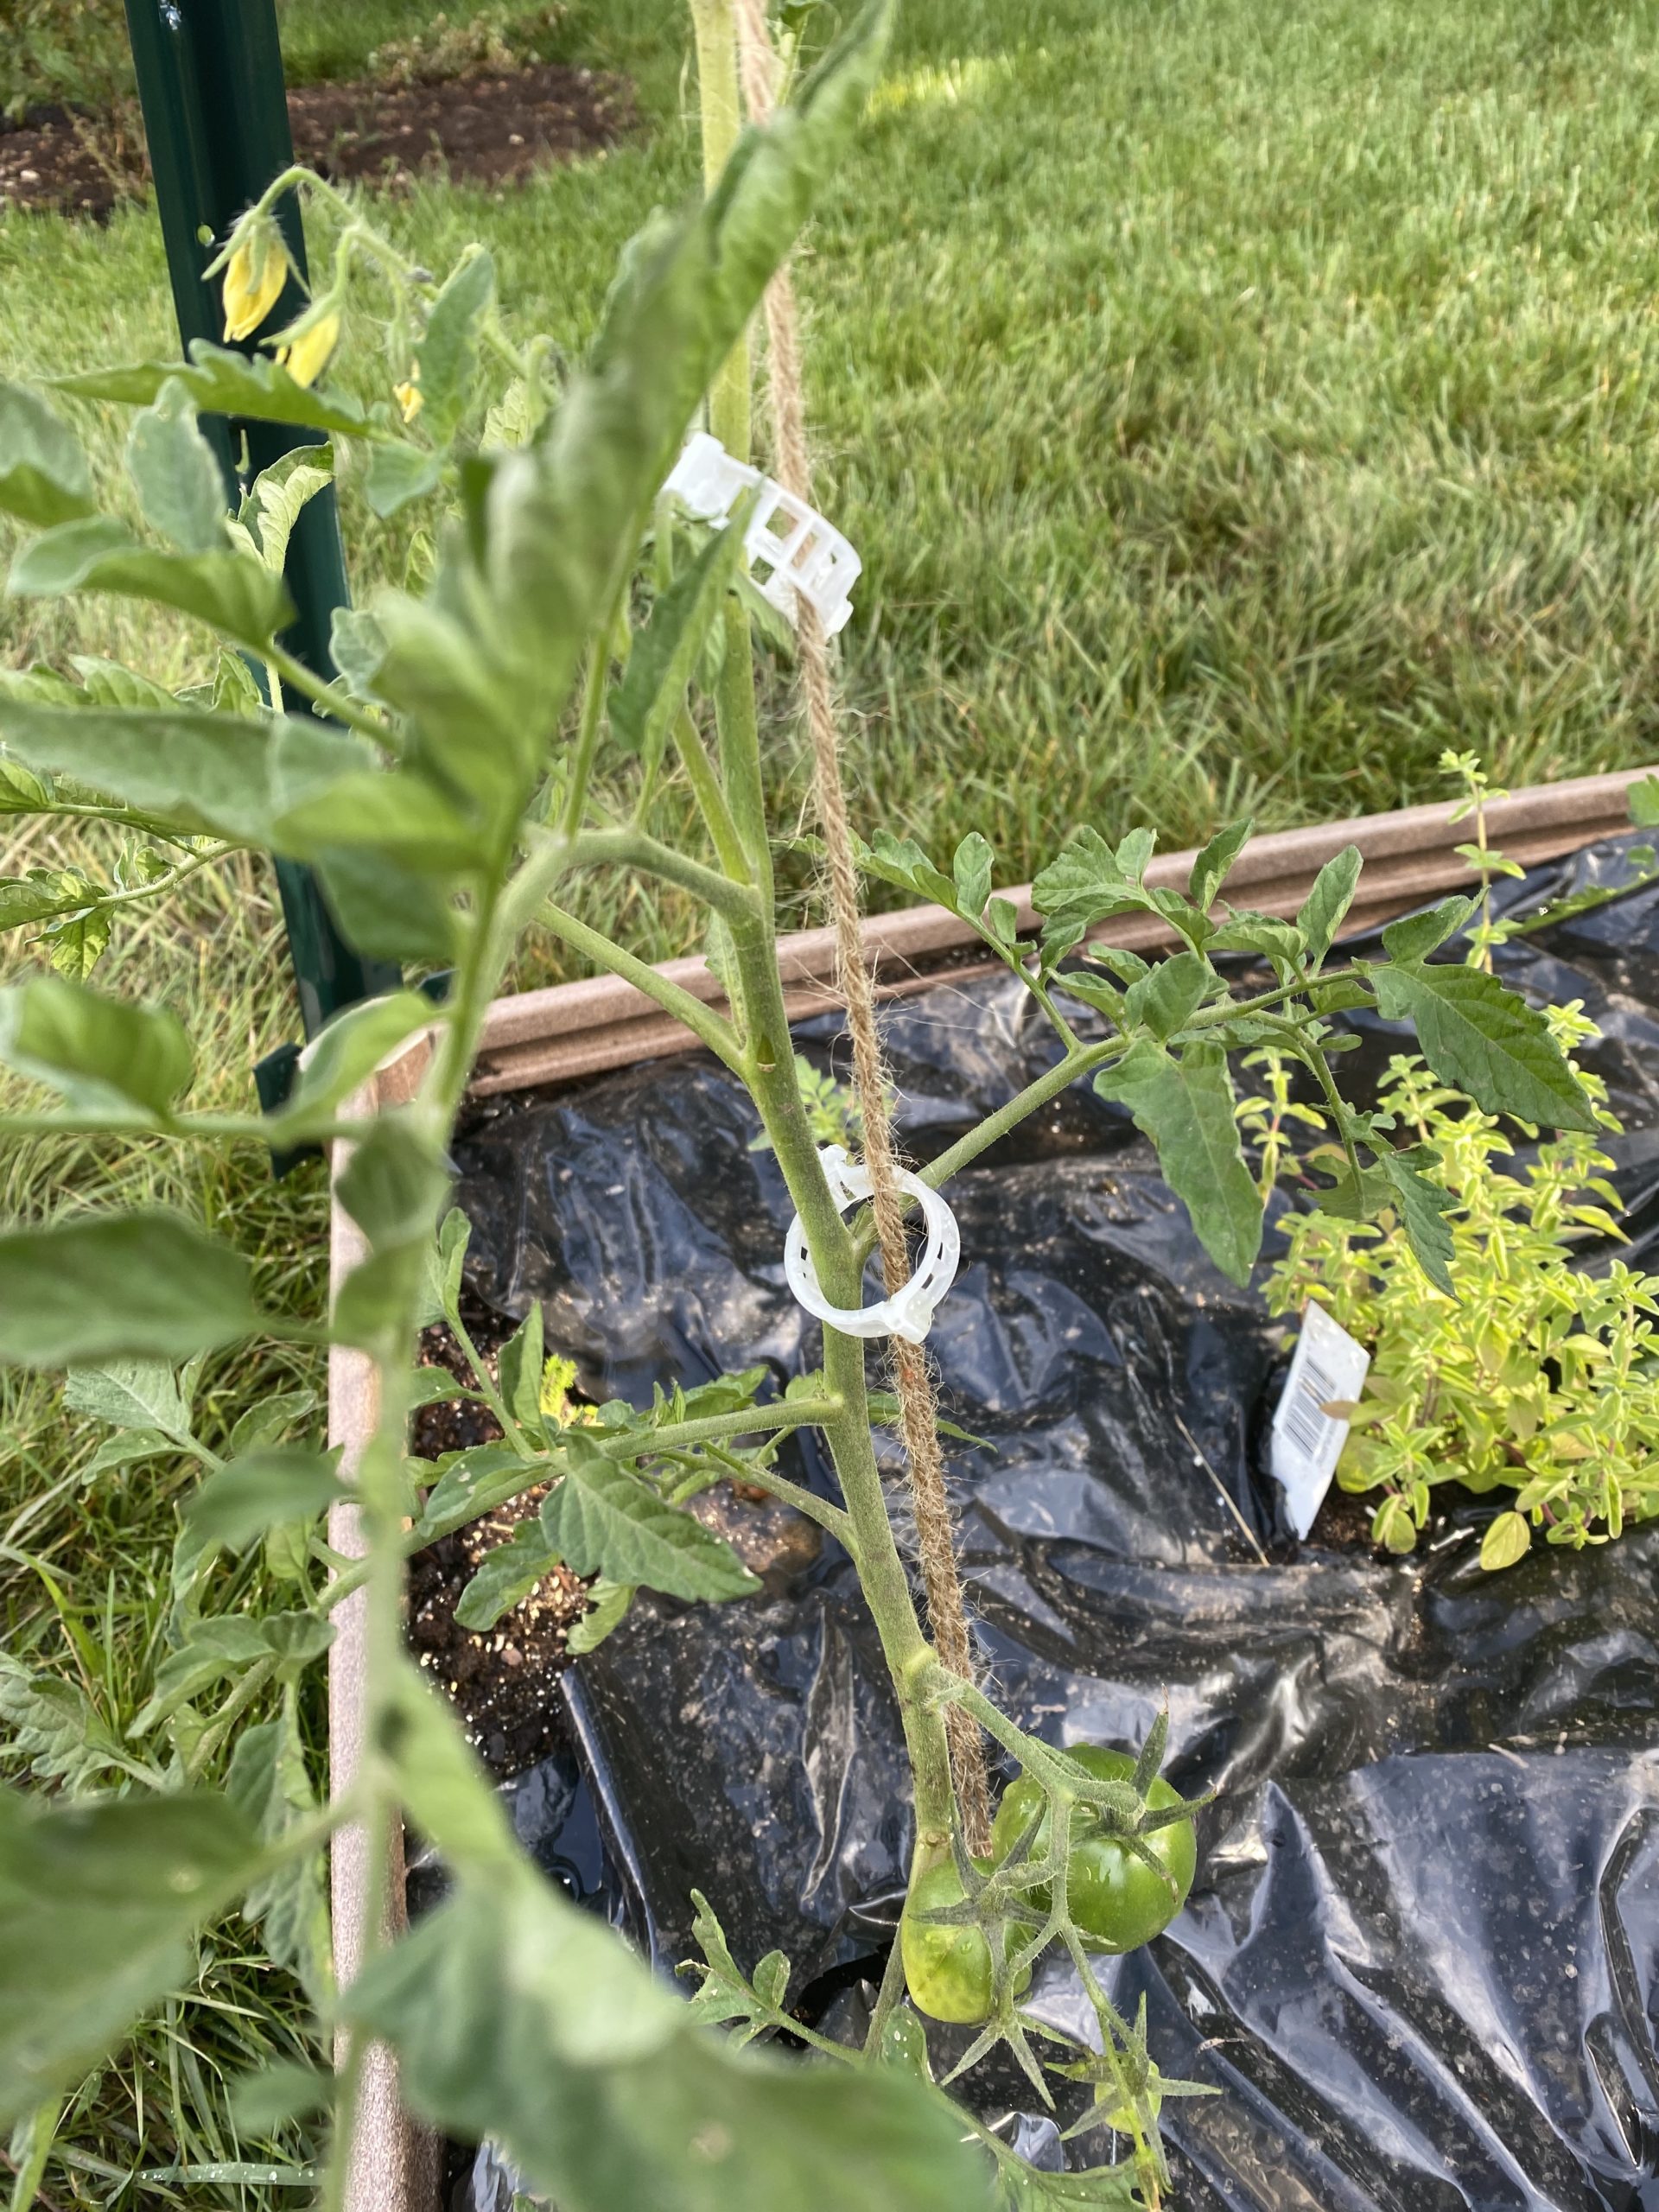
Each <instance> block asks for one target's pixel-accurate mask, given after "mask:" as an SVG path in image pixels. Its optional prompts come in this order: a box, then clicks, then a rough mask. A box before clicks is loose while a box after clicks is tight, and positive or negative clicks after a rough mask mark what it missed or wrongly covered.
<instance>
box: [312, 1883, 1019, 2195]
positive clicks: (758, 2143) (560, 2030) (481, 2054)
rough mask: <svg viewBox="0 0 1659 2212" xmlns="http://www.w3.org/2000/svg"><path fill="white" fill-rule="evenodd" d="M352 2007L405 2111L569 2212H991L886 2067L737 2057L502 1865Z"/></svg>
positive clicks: (384, 1956)
mask: <svg viewBox="0 0 1659 2212" xmlns="http://www.w3.org/2000/svg"><path fill="white" fill-rule="evenodd" d="M346 2009H347V2011H348V2012H349V2013H350V2014H351V2015H352V2016H353V2018H356V2019H357V2020H359V2022H361V2023H362V2024H364V2026H365V2027H366V2028H367V2029H368V2030H369V2031H370V2032H372V2034H374V2035H376V2036H379V2037H385V2039H386V2040H387V2041H389V2042H390V2043H391V2044H392V2045H393V2046H394V2048H395V2049H396V2050H397V2052H398V2055H399V2057H400V2060H401V2074H400V2082H401V2085H402V2088H403V2090H404V2094H405V2096H406V2097H407V2098H408V2100H409V2101H410V2104H411V2105H412V2107H414V2109H415V2110H416V2112H418V2113H421V2114H422V2115H423V2117H424V2118H426V2119H427V2120H430V2121H431V2122H433V2123H434V2124H435V2125H436V2126H442V2127H445V2128H448V2130H450V2131H451V2132H452V2133H455V2134H458V2135H461V2136H464V2137H465V2138H466V2139H467V2140H468V2141H471V2140H474V2139H480V2138H482V2137H484V2136H486V2135H487V2136H490V2137H492V2138H493V2139H496V2140H499V2142H500V2143H501V2144H502V2145H504V2147H505V2150H506V2152H507V2153H508V2155H509V2156H510V2158H512V2162H513V2164H514V2165H515V2166H516V2167H517V2168H518V2170H519V2171H521V2172H522V2173H523V2174H524V2176H525V2177H526V2178H527V2179H528V2180H530V2181H531V2183H534V2184H535V2185H536V2186H537V2187H538V2188H541V2189H544V2190H547V2191H549V2193H550V2195H551V2196H553V2197H555V2198H556V2201H557V2202H558V2204H559V2205H560V2207H561V2209H562V2212H619V2208H620V2207H622V2206H640V2207H644V2206H647V2205H648V2206H649V2207H650V2208H651V2212H778V2208H779V2206H780V2205H787V2206H789V2207H791V2212H848V2208H849V2207H850V2206H855V2205H856V2206H865V2205H868V2206H875V2205H880V2207H881V2212H986V2208H987V2206H988V2186H987V2183H986V2178H985V2176H984V2173H983V2170H982V2167H981V2166H980V2164H979V2162H978V2160H977V2158H976V2155H975V2154H974V2153H973V2152H970V2151H969V2150H968V2149H967V2148H965V2147H964V2145H963V2143H962V2141H961V2139H960V2138H961V2133H962V2129H961V2123H960V2121H958V2120H954V2119H953V2118H952V2116H951V2113H950V2107H949V2106H948V2104H946V2103H945V2102H944V2101H943V2100H935V2099H933V2098H931V2097H930V2096H929V2095H928V2094H927V2092H926V2091H925V2089H924V2088H922V2087H921V2086H920V2085H919V2084H918V2083H916V2082H911V2081H908V2080H906V2079H905V2078H904V2077H903V2076H901V2075H898V2074H897V2073H893V2072H888V2071H886V2070H881V2071H874V2072H871V2073H868V2074H866V2073H862V2072H855V2071H854V2070H852V2069H842V2068H839V2067H828V2066H804V2065H799V2064H791V2063H788V2062H786V2061H783V2060H779V2059H775V2058H766V2057H763V2056H760V2055H758V2054H754V2053H750V2052H744V2051H741V2050H734V2048H732V2046H731V2044H730V2043H729V2042H723V2041H722V2040H721V2038H719V2037H717V2036H715V2034H713V2033H712V2032H711V2031H708V2030H706V2029H702V2028H699V2027H698V2026H697V2025H696V2022H695V2021H694V2020H693V2019H692V2018H691V2016H690V2007H689V2006H687V2005H684V2004H683V2003H682V2002H681V2001H680V2000H679V1999H677V1998H676V1997H674V1996H673V1995H671V1993H669V1992H668V1991H667V1990H664V1989H662V1988H660V1987H659V1986H658V1985H657V1984H656V1983H654V1982H653V1981H652V1979H651V1976H650V1974H649V1973H648V1971H647V1970H646V1968H645V1967H644V1966H643V1965H642V1964H641V1963H640V1962H639V1961H637V1960H635V1959H633V1958H632V1957H630V1956H629V1955H628V1954H627V1953H626V1950H625V1949H624V1948H623V1946H622V1945H621V1944H620V1942H619V1941H618V1940H617V1939H616V1938H615V1937H614V1936H612V1935H611V1934H610V1932H609V1931H608V1930H607V1929H605V1928H604V1927H603V1926H602V1925H601V1923H600V1922H599V1921H598V1920H597V1919H596V1918H595V1917H594V1916H592V1915H590V1914H587V1913H584V1912H582V1911H581V1910H578V1909H577V1908H576V1907H575V1906H574V1905H572V1904H569V1902H568V1901H567V1900H566V1899H565V1898H564V1897H563V1896H562V1895H561V1894H560V1893H559V1891H557V1890H556V1888H555V1887H554V1886H553V1885H551V1884H549V1883H546V1882H544V1881H543V1880H542V1879H541V1878H539V1877H538V1876H537V1874H535V1872H533V1871H532V1870H531V1869H530V1868H529V1867H527V1866H524V1865H523V1864H522V1863H520V1862H517V1861H512V1862H509V1863H508V1864H506V1865H505V1866H502V1867H501V1868H500V1869H499V1871H493V1872H491V1874H490V1875H489V1877H488V1878H484V1877H481V1876H480V1877H474V1878H466V1877H463V1878H462V1880H461V1884H460V1886H459V1889H458V1891H457V1893H456V1894H455V1895H454V1897H452V1898H451V1899H450V1900H449V1901H448V1902H447V1903H446V1904H442V1905H440V1906H439V1907H438V1908H437V1910H435V1911H434V1912H431V1913H429V1914H428V1915H427V1916H425V1917H424V1918H423V1920H422V1922H421V1923H420V1924H419V1926H418V1927H417V1928H416V1929H415V1930H414V1932H413V1933H412V1934H411V1935H410V1936H408V1937H407V1938H405V1939H404V1941H403V1942H400V1943H398V1944H397V1946H396V1947H395V1948H392V1949H391V1950H389V1951H384V1952H382V1953H381V1954H380V1955H378V1957H377V1958H375V1959H373V1960H372V1961H371V1962H370V1963H369V1965H368V1966H367V1967H366V1968H365V1970H364V1972H363V1974H361V1975H360V1976H359V1979H358V1980H356V1981H355V1982H354V1983H353V1986H352V1987H351V1990H350V1991H349V1993H348V1994H347V1996H346Z"/></svg>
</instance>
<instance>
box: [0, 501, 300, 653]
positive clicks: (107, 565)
mask: <svg viewBox="0 0 1659 2212" xmlns="http://www.w3.org/2000/svg"><path fill="white" fill-rule="evenodd" d="M6 591H7V594H8V595H9V596H10V598H13V599H60V598H62V597H63V595H64V594H66V593H67V592H75V591H107V592H111V593H113V594H115V595H116V596H117V597H118V598H125V599H144V600H149V601H153V602H154V603H155V604H156V605H158V606H161V607H175V608H176V609H177V610H178V612H179V613H181V614H188V615H191V616H194V619H195V620H197V621H198V622H206V623H207V624H208V625H209V626H210V627H212V628H213V629H215V630H219V631H221V632H223V633H224V634H225V636H226V637H228V638H233V639H235V640H236V641H237V643H238V645H248V646H251V648H252V649H253V650H254V651H255V652H257V650H258V649H259V647H260V646H261V645H264V643H265V641H266V640H267V639H270V638H272V637H274V636H275V635H276V634H277V632H278V631H279V630H283V629H285V628H286V627H287V626H288V625H289V623H290V622H291V621H292V620H293V619H294V608H293V606H292V604H291V602H290V601H289V596H288V592H287V589H286V587H285V586H284V585H283V580H282V578H281V577H280V576H278V575H272V574H271V572H270V569H267V568H265V567H264V565H263V564H262V563H260V562H258V561H257V560H252V559H250V558H249V557H248V556H246V555H245V554H243V553H233V552H231V551H228V550H226V551H225V552H222V553H158V552H156V550H154V549H153V548H152V547H150V546H148V545H143V544H141V543H140V542H139V541H138V539H137V538H136V537H134V536H133V534H132V532H131V531H130V530H129V529H128V528H127V526H126V524H124V523H121V522H117V521H115V520H114V519H113V518H111V517H110V516H107V515H95V516H93V517H92V518H90V519H89V520H87V521H85V522H66V523H60V524H58V526H57V527H56V528H55V529H54V530H48V531H46V532H45V533H44V535H43V536H41V537H37V538H35V540H34V542H33V543H31V544H29V545H27V546H25V547H24V549H23V550H22V553H20V554H19V555H18V556H17V558H16V561H14V562H13V563H12V568H11V574H10V576H9V577H8V578H7V580H6Z"/></svg>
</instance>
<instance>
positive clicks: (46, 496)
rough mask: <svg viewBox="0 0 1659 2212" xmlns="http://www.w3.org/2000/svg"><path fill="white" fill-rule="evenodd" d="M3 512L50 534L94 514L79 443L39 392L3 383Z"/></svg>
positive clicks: (0, 423) (0, 468) (0, 476)
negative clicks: (67, 524)
mask: <svg viewBox="0 0 1659 2212" xmlns="http://www.w3.org/2000/svg"><path fill="white" fill-rule="evenodd" d="M0 510H3V512H5V513H7V514H10V515H16V516H17V517H18V518H19V519H20V520H22V521H23V522H27V523H33V524H35V527H36V528H38V529H50V528H51V527H52V526H53V525H54V524H57V523H60V522H75V521H78V520H79V518H81V517H82V516H85V515H89V514H91V513H92V476H91V474H90V472H89V471H88V469H87V467H86V454H84V453H83V452H82V451H81V448H80V442H79V439H78V438H77V437H76V436H75V434H74V432H73V430H72V429H70V428H69V426H68V424H67V423H65V422H64V421H63V420H62V419H61V417H60V416H57V415H55V414H54V412H53V411H52V410H51V408H49V407H48V405H47V404H46V402H45V401H44V400H43V399H42V398H41V397H40V395H39V393H38V392H33V391H28V390H27V389H26V388H25V387H24V386H23V385H17V384H8V383H6V382H5V381H4V380H3V379H0Z"/></svg>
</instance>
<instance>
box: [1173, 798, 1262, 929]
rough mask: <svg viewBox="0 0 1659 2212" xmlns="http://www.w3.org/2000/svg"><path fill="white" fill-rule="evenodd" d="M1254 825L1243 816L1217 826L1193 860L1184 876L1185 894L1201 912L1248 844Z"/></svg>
mask: <svg viewBox="0 0 1659 2212" xmlns="http://www.w3.org/2000/svg"><path fill="white" fill-rule="evenodd" d="M1254 829H1255V823H1254V822H1253V821H1250V820H1249V819H1246V820H1245V821H1243V822H1235V823H1232V824H1231V826H1230V828H1228V829H1218V830H1217V832H1216V834H1215V836H1213V837H1212V838H1211V840H1210V842H1209V843H1208V844H1207V845H1206V846H1205V849H1204V850H1203V851H1202V852H1201V853H1200V854H1199V855H1198V858H1197V860H1195V861H1193V863H1192V873H1191V874H1190V875H1189V876H1188V877H1187V880H1186V895H1187V897H1188V898H1189V899H1191V900H1192V904H1193V905H1194V906H1196V907H1197V908H1198V912H1200V913H1201V914H1206V913H1208V912H1209V911H1210V909H1211V906H1214V904H1215V902H1216V895H1217V893H1218V892H1219V891H1220V889H1221V887H1222V886H1223V884H1224V883H1225V882H1226V880H1227V878H1228V876H1229V875H1230V874H1231V872H1232V866H1233V862H1234V861H1236V859H1237V858H1238V856H1239V855H1240V853H1242V852H1243V849H1244V848H1245V846H1246V845H1247V844H1249V841H1250V836H1251V834H1252V832H1253V831H1254Z"/></svg>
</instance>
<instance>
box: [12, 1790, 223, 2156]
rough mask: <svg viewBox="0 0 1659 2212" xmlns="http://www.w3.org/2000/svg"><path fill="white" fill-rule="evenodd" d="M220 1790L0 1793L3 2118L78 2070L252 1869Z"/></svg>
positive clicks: (146, 1997)
mask: <svg viewBox="0 0 1659 2212" xmlns="http://www.w3.org/2000/svg"><path fill="white" fill-rule="evenodd" d="M261 1855H262V1854H261V1852H260V1847H259V1844H258V1841H257V1838H256V1837H255V1836H254V1835H253V1834H252V1833H251V1830H250V1829H249V1827H248V1825H247V1823H246V1821H244V1820H243V1818H242V1816H241V1815H240V1814H238V1812H237V1811H236V1809H235V1808H234V1807H233V1806H232V1805H231V1804H230V1803H229V1802H227V1801H226V1799H224V1798H222V1797H216V1796H207V1795H205V1794H194V1795H190V1796H165V1797H145V1796H139V1797H127V1798H124V1799H122V1800H121V1801H120V1802H108V1801H105V1802H102V1803H99V1804H94V1805H85V1806H73V1807H70V1808H54V1809H53V1810H52V1811H49V1812H42V1811H41V1810H39V1809H38V1808H35V1807H31V1806H29V1804H27V1803H26V1802H24V1801H22V1799H20V1798H18V1797H16V1796H14V1795H12V1794H11V1793H10V1792H4V1793H0V2122H4V2121H10V2120H16V2119H17V2118H18V2117H20V2116H21V2115H22V2113H26V2112H30V2111H32V2110H34V2108H35V2107H36V2106H37V2105H39V2104H41V2102H42V2101H44V2100H45V2099H46V2098H47V2097H48V2095H50V2094H54V2092H56V2091H57V2090H59V2089H61V2088H66V2087H67V2085H68V2084H69V2083H71V2082H74V2081H78V2080H79V2078H80V2076H81V2075H83V2074H85V2073H86V2069H88V2067H90V2066H92V2065H93V2064H94V2063H96V2062H97V2061H98V2060H99V2059H100V2058H101V2057H103V2056H104V2055H105V2051H106V2050H108V2049H109V2048H110V2046H111V2044H114V2043H115V2042H116V2041H117V2040H118V2038H119V2037H120V2036H121V2035H122V2033H123V2031H124V2030H125V2029H126V2028H127V2027H128V2026H129V2025H130V2023H131V2021H132V2020H133V2019H134V2018H136V2017H137V2014H138V2013H139V2012H142V2011H143V2008H144V2006H145V2005H149V2003H151V2002H152V2001H153V2000H154V1999H156V1998H157V1997H159V1996H161V1995H162V1993H163V1992H164V1991H165V1990H167V1989H168V1988H169V1987H171V1986H174V1984H175V1982H176V1981H177V1980H179V1978H180V1977H181V1974H183V1972H184V1971H185V1967H186V1958H187V1954H186V1948H185V1941H186V1938H187V1937H188V1936H189V1934H190V1932H191V1930H192V1929H194V1928H196V1927H198V1926H200V1924H201V1923H203V1922H204V1921H207V1920H210V1919H212V1918H213V1916H215V1915H216V1914H218V1913H219V1912H222V1911H223V1910H225V1908H226V1906H227V1905H228V1904H231V1903H232V1900H233V1899H234V1898H235V1897H237V1896H238V1894H239V1893H240V1892H241V1891H242V1890H243V1889H244V1888H245V1886H246V1885H247V1883H248V1882H249V1881H250V1880H251V1879H252V1878H254V1877H255V1876H256V1875H257V1872H258V1871H259V1866H260V1862H261Z"/></svg>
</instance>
